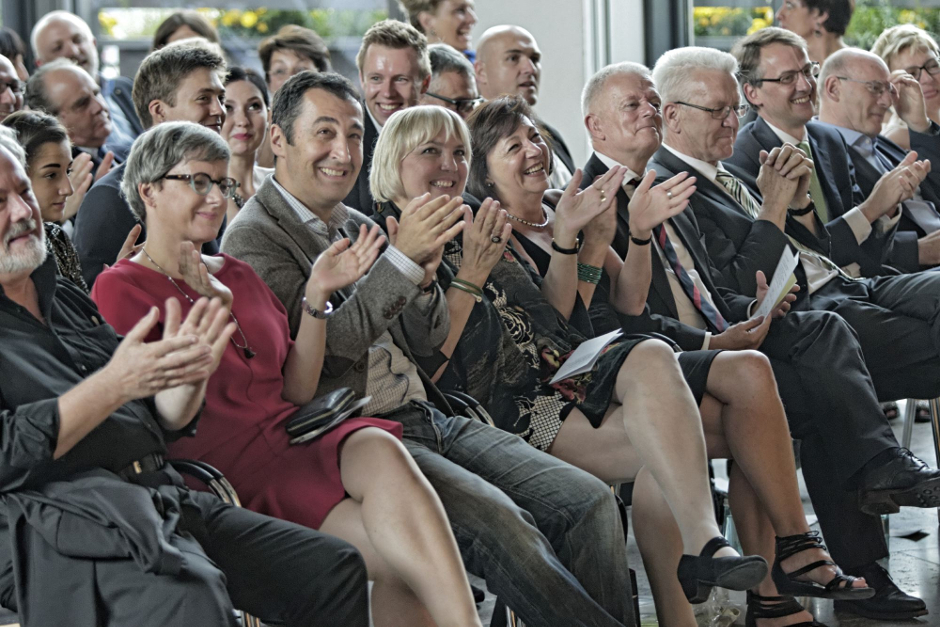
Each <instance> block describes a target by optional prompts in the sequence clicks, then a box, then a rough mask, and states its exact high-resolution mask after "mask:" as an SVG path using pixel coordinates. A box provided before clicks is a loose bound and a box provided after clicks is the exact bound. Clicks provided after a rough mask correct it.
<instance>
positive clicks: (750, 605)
mask: <svg viewBox="0 0 940 627" xmlns="http://www.w3.org/2000/svg"><path fill="white" fill-rule="evenodd" d="M805 609H806V608H804V607H803V606H802V605H800V604H799V603H798V602H797V600H796V599H794V598H793V597H790V596H786V597H764V596H761V595H759V594H757V593H756V592H751V591H750V590H748V591H747V618H746V619H745V621H744V624H745V627H757V619H759V618H783V617H785V616H793V615H794V614H799V613H800V612H802V611H803V610H805ZM788 627H826V625H825V624H824V623H820V622H817V621H815V620H813V621H809V622H807V621H803V622H802V623H796V624H793V625H789V626H788Z"/></svg>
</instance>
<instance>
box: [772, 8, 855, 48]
mask: <svg viewBox="0 0 940 627" xmlns="http://www.w3.org/2000/svg"><path fill="white" fill-rule="evenodd" d="M854 12H855V0H784V2H783V4H782V5H781V6H780V10H779V11H777V24H778V25H779V26H780V27H781V28H785V29H787V30H789V31H793V32H794V33H796V34H797V35H799V36H800V37H802V38H803V39H805V40H806V43H807V48H808V50H809V58H810V60H811V61H816V62H817V63H822V62H823V61H825V60H826V58H827V57H828V56H829V55H830V54H832V53H833V52H835V51H836V50H840V49H842V48H845V47H846V43H845V42H844V41H843V40H842V36H843V35H845V31H846V30H847V29H848V27H849V22H851V21H852V14H853V13H854Z"/></svg>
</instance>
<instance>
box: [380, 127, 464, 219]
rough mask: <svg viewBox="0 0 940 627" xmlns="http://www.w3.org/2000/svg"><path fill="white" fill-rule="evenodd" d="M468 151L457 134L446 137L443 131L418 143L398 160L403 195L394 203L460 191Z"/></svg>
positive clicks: (462, 188)
mask: <svg viewBox="0 0 940 627" xmlns="http://www.w3.org/2000/svg"><path fill="white" fill-rule="evenodd" d="M467 152H468V148H467V147H466V146H464V144H463V142H462V141H461V140H460V136H459V135H454V136H451V137H448V136H447V131H446V130H442V131H441V132H440V133H438V134H437V136H436V137H434V138H433V139H431V140H430V141H427V142H424V143H423V144H419V145H418V146H417V147H416V148H415V149H414V150H412V151H411V152H409V153H408V154H407V155H405V158H404V159H402V161H401V166H400V167H399V169H398V170H399V172H400V173H401V184H402V188H403V189H404V191H405V197H404V198H398V199H395V202H396V204H399V206H400V207H404V206H405V205H403V204H400V203H401V202H404V203H405V204H407V203H408V202H410V201H411V199H413V198H417V197H418V196H421V195H422V194H428V193H430V194H431V198H432V199H433V198H437V197H438V196H444V195H447V196H451V197H453V196H459V195H460V194H462V193H463V190H464V187H465V186H466V184H467V174H468V172H469V164H468V163H467Z"/></svg>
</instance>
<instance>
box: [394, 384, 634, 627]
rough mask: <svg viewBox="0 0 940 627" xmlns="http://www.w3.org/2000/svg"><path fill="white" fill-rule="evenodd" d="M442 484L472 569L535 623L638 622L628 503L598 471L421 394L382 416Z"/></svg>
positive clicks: (600, 625) (551, 626)
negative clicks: (623, 517)
mask: <svg viewBox="0 0 940 627" xmlns="http://www.w3.org/2000/svg"><path fill="white" fill-rule="evenodd" d="M382 417H383V418H387V419H389V420H396V421H398V422H400V423H401V424H402V425H403V426H404V443H405V446H406V447H407V448H408V450H409V451H410V452H411V454H412V456H413V457H414V459H415V461H416V462H417V464H418V466H419V467H420V468H421V470H422V471H423V472H424V474H425V476H426V477H427V478H428V480H429V481H430V482H431V484H432V485H433V486H434V489H435V490H436V491H437V493H438V495H439V496H440V498H441V501H442V502H443V504H444V509H445V510H446V511H447V516H448V518H449V519H450V524H451V527H452V528H453V531H454V535H455V536H456V538H457V543H458V545H459V547H460V553H461V555H462V557H463V560H464V564H465V566H466V568H467V570H468V571H469V572H471V573H473V574H475V575H477V576H479V577H483V578H484V579H485V580H486V583H487V587H488V588H489V589H490V590H491V591H492V592H494V593H495V594H496V595H498V596H499V597H500V598H501V599H502V600H503V601H504V602H505V603H506V605H507V606H509V607H511V608H512V609H513V610H514V611H515V612H516V613H518V614H519V615H520V617H521V618H522V619H523V620H524V621H525V623H526V625H533V626H535V625H544V626H546V627H558V626H560V625H566V626H568V625H572V626H573V625H584V626H591V627H604V626H608V625H610V626H613V625H633V624H634V619H633V606H632V603H631V599H630V575H629V571H628V568H627V549H626V543H625V542H624V534H623V526H622V523H621V521H620V513H619V511H618V508H617V504H616V501H615V498H614V496H613V494H612V493H611V491H610V489H609V488H608V487H607V486H606V485H605V484H604V483H603V482H601V481H600V480H598V479H596V478H595V477H593V476H592V475H590V474H588V473H586V472H584V471H582V470H579V469H577V468H575V467H574V466H570V465H569V464H566V463H564V462H562V461H561V460H558V459H556V458H554V457H552V456H551V455H548V454H546V453H543V452H541V451H538V450H536V449H535V448H533V447H531V446H529V445H528V444H526V442H525V441H523V440H522V439H521V438H519V437H517V436H514V435H510V434H508V433H506V432H504V431H501V430H499V429H496V428H495V427H490V426H488V425H485V424H482V423H480V422H477V421H473V420H470V419H468V418H464V417H461V416H456V417H448V416H445V415H444V414H442V413H441V412H439V411H438V410H437V409H435V408H434V407H432V406H431V405H428V404H426V403H421V402H412V403H409V404H408V405H404V406H402V407H400V408H399V409H397V410H395V411H393V412H390V413H388V414H385V415H383V416H382Z"/></svg>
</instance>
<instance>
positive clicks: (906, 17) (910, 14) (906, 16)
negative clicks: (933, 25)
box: [898, 9, 918, 24]
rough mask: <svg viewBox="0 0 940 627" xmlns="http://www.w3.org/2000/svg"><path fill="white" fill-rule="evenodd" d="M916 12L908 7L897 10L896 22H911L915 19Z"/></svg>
mask: <svg viewBox="0 0 940 627" xmlns="http://www.w3.org/2000/svg"><path fill="white" fill-rule="evenodd" d="M917 17H918V16H917V12H916V11H911V10H910V9H902V10H901V11H898V22H900V23H901V24H913V23H914V22H915V21H916V20H917Z"/></svg>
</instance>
